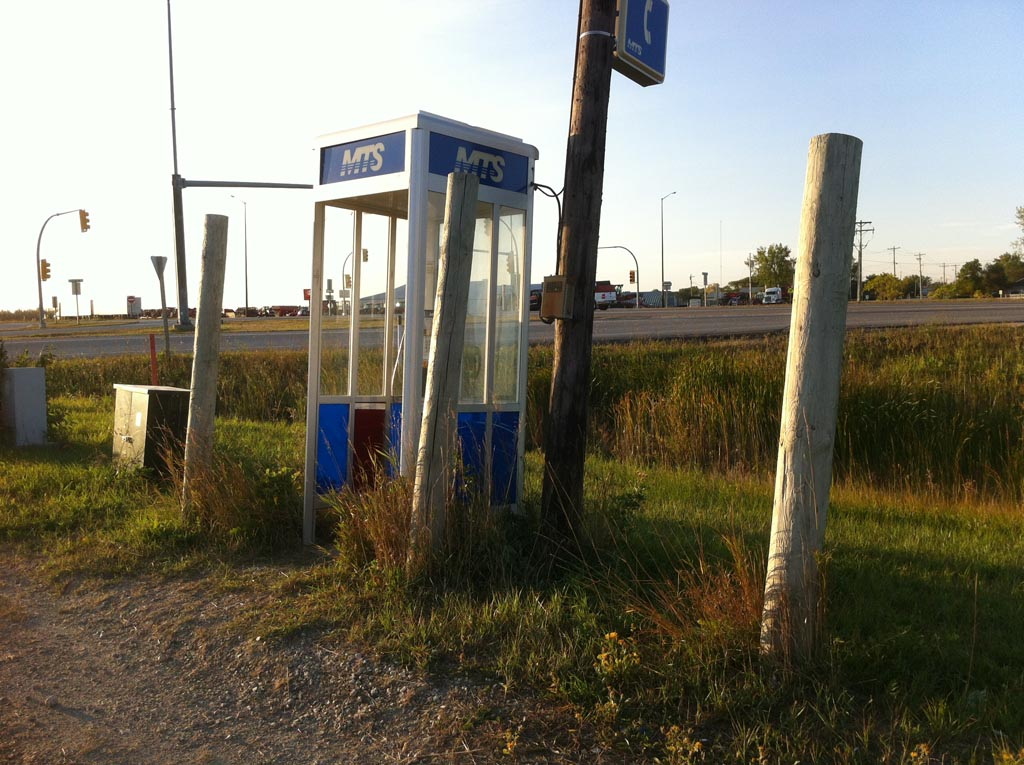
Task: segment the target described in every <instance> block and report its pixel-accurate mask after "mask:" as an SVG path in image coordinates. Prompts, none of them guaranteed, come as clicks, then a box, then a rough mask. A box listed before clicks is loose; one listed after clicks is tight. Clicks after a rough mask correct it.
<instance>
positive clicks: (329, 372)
mask: <svg viewBox="0 0 1024 765" xmlns="http://www.w3.org/2000/svg"><path fill="white" fill-rule="evenodd" d="M324 212H325V214H324V285H325V287H326V284H327V279H330V280H331V288H332V291H333V294H334V295H336V296H337V298H336V299H335V300H334V301H333V302H328V304H327V307H326V309H325V310H324V311H323V313H322V315H321V319H320V353H321V358H320V394H321V395H324V396H346V395H348V390H349V388H348V381H349V374H348V362H349V347H348V341H349V327H350V323H351V316H350V307H351V303H350V300H349V298H348V297H346V295H347V294H350V293H347V292H346V286H345V274H349V275H351V273H352V270H351V269H352V245H353V218H354V213H352V212H351V211H349V210H339V209H337V208H334V207H327V208H326V209H325V211H324ZM314 310H315V306H314Z"/></svg>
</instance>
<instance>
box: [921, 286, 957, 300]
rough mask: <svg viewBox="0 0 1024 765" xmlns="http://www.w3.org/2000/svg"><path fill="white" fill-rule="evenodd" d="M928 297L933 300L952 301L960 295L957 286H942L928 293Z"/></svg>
mask: <svg viewBox="0 0 1024 765" xmlns="http://www.w3.org/2000/svg"><path fill="white" fill-rule="evenodd" d="M928 297H929V298H930V299H933V300H951V299H953V298H956V297H959V295H957V293H956V285H955V284H940V285H939V286H938V287H935V288H934V289H933V290H931V291H929V292H928Z"/></svg>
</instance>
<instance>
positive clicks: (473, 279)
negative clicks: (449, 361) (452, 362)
mask: <svg viewBox="0 0 1024 765" xmlns="http://www.w3.org/2000/svg"><path fill="white" fill-rule="evenodd" d="M493 216H494V205H492V204H489V203H487V202H478V203H477V206H476V230H475V232H474V234H473V265H472V269H471V271H470V277H469V300H468V301H467V305H466V335H465V340H464V343H463V351H462V385H461V388H460V393H459V403H461V404H482V403H484V394H485V391H484V383H485V381H486V367H487V363H486V361H487V306H488V299H489V297H490V293H491V241H492V240H491V236H492V232H493V228H494V221H493Z"/></svg>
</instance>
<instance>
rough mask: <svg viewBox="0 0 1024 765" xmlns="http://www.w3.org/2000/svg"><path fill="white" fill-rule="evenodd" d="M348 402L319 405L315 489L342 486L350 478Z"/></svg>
mask: <svg viewBox="0 0 1024 765" xmlns="http://www.w3.org/2000/svg"><path fill="white" fill-rule="evenodd" d="M348 421H349V405H348V404H320V415H319V423H320V427H319V437H318V438H317V447H316V489H317V491H318V492H319V493H321V494H323V493H324V492H327V491H330V490H332V489H340V488H341V487H342V486H344V485H345V483H346V482H347V481H348Z"/></svg>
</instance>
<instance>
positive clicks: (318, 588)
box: [0, 328, 1024, 765]
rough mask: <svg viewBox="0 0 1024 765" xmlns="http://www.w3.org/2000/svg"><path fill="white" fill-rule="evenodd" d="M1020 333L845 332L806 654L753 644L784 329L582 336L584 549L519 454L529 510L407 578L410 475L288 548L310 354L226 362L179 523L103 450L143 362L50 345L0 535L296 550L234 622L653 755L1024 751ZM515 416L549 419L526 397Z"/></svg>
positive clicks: (896, 758)
mask: <svg viewBox="0 0 1024 765" xmlns="http://www.w3.org/2000/svg"><path fill="white" fill-rule="evenodd" d="M1022 345H1024V330H1020V329H1016V328H969V329H954V328H942V329H939V328H926V329H923V330H919V331H902V332H878V333H853V334H851V336H850V337H849V340H848V343H847V352H846V355H847V366H846V369H845V370H844V382H843V391H842V400H841V403H840V418H839V421H840V436H839V447H838V453H837V459H836V470H835V473H836V484H835V487H834V489H833V494H832V507H831V511H830V515H829V528H828V535H827V540H826V553H825V556H824V558H823V560H822V568H823V571H824V573H825V582H826V592H827V596H828V602H827V610H826V617H825V632H824V635H823V639H822V648H821V651H820V652H819V654H818V655H817V656H816V657H815V658H814V660H813V661H812V662H811V663H810V664H809V665H807V666H806V667H803V668H801V669H800V670H799V671H795V670H787V669H785V668H784V667H780V666H778V665H774V664H771V663H768V662H766V661H764V660H762V658H761V656H760V654H759V651H758V628H759V624H758V621H759V617H760V605H761V603H760V599H761V594H762V590H763V577H764V568H765V557H766V554H767V541H768V532H769V526H770V522H771V511H772V508H771V502H772V483H771V471H772V468H773V466H774V462H773V461H774V456H775V455H774V449H775V448H776V439H777V429H778V413H777V411H776V410H777V408H778V401H779V400H780V399H781V391H782V371H783V367H784V355H785V344H784V341H783V339H781V338H764V339H759V340H753V341H728V342H715V343H638V344H631V345H626V346H615V347H598V348H596V349H595V361H594V382H593V388H592V402H593V405H592V412H593V416H592V421H591V434H592V444H593V447H594V448H593V449H592V452H593V454H592V457H591V459H590V460H589V462H588V466H587V476H588V478H587V486H586V496H587V512H586V514H585V526H586V527H585V529H584V531H583V533H582V536H581V545H580V549H579V553H578V555H576V556H574V557H572V558H571V559H565V558H564V556H563V557H557V556H556V555H555V554H554V550H553V547H552V545H551V544H550V543H549V541H548V540H546V539H545V538H544V536H543V534H542V533H541V532H540V531H539V529H540V525H539V523H538V522H537V515H538V507H537V505H538V504H539V495H540V472H541V471H540V465H541V457H540V455H539V453H537V452H536V451H533V452H530V453H529V454H528V460H527V474H526V481H527V486H526V513H525V515H524V516H523V517H517V518H505V517H500V516H496V515H494V514H492V513H489V512H481V511H480V509H479V508H472V507H471V508H468V509H466V510H465V511H464V512H463V514H461V515H459V517H457V518H456V529H457V535H458V538H459V539H460V540H461V541H462V542H463V543H464V544H462V545H459V546H455V545H450V546H449V547H448V548H447V557H446V558H443V559H442V560H440V561H435V562H434V563H433V565H430V566H427V567H426V568H425V569H424V570H423V571H422V572H421V573H420V574H418V575H417V576H413V577H410V576H407V575H406V574H405V572H404V566H403V562H404V559H405V549H406V548H405V547H404V546H403V545H404V544H405V538H406V537H405V534H404V532H403V530H404V529H405V528H407V522H408V518H407V508H408V487H407V486H404V485H402V484H397V483H396V484H390V485H388V486H386V487H383V488H382V489H381V490H379V491H377V492H367V493H364V494H362V495H358V496H355V495H351V494H342V495H341V496H339V497H338V498H336V500H335V502H334V510H333V512H332V513H330V514H328V515H327V516H326V517H325V520H327V521H330V522H333V523H335V524H336V534H335V540H334V542H333V543H332V549H331V551H330V552H331V555H329V556H316V557H312V556H307V557H302V556H301V555H300V554H299V551H298V545H299V531H300V529H299V525H298V522H299V518H300V515H301V511H300V487H299V485H298V471H299V470H300V468H301V463H302V448H303V432H304V430H303V426H302V424H301V423H300V422H289V417H288V416H286V415H283V414H282V407H283V406H284V407H285V408H288V407H291V408H293V409H294V410H295V411H298V412H301V411H303V408H302V407H303V406H304V402H303V401H300V400H299V396H301V395H302V394H301V393H300V392H297V391H301V390H303V389H304V369H305V360H304V354H282V353H267V354H236V355H235V356H234V357H232V358H228V357H230V356H231V355H230V354H226V355H225V359H224V360H222V372H223V374H224V375H227V376H228V377H229V378H230V379H229V380H227V381H222V385H221V388H220V391H219V395H220V399H219V401H218V411H219V412H229V413H231V416H226V417H224V418H222V419H220V420H218V423H217V439H218V440H217V443H218V447H217V451H218V454H220V455H221V460H220V461H219V462H218V466H217V471H219V472H214V473H213V474H212V478H213V481H212V483H214V484H217V485H218V486H220V487H221V488H220V490H219V491H220V493H217V494H216V495H215V496H213V501H212V502H211V504H210V510H209V512H207V513H206V514H204V515H203V516H202V520H201V521H200V522H199V523H196V524H185V523H183V522H182V520H181V518H180V515H179V513H178V504H177V490H178V487H176V486H174V485H173V484H170V485H168V484H161V483H155V482H153V481H152V480H150V479H149V478H148V477H147V476H144V475H139V474H133V473H118V472H117V471H116V470H115V469H114V467H113V466H112V465H111V463H110V458H109V454H110V444H111V438H112V434H111V424H112V414H113V402H112V398H111V397H110V394H109V390H110V385H111V384H112V382H114V381H117V382H145V381H146V379H147V376H148V371H147V368H146V366H145V363H144V360H141V361H140V360H136V359H120V360H118V359H113V360H96V361H94V362H57V361H54V362H52V364H51V366H50V368H49V370H48V385H49V388H50V391H51V393H52V394H53V393H56V394H58V395H57V396H56V397H55V398H53V399H51V409H53V408H54V406H56V407H57V408H58V409H59V410H61V411H62V412H63V414H64V417H63V432H64V434H65V436H64V443H62V444H61V445H60V446H58V447H53V448H45V449H30V450H12V449H7V448H0V460H2V463H3V469H2V470H0V540H2V541H3V542H4V543H5V544H6V545H7V546H14V547H18V548H22V549H27V550H32V551H35V552H36V553H39V554H41V555H42V556H43V558H44V560H46V561H47V562H48V563H47V565H48V568H49V571H50V573H51V574H52V575H54V576H57V577H59V578H63V577H69V576H75V577H76V578H77V577H80V576H83V575H84V576H99V577H106V576H124V575H130V574H132V573H134V572H138V571H141V570H147V571H148V570H156V571H163V572H165V573H167V574H168V575H175V574H178V573H181V572H183V571H188V572H190V573H194V572H196V571H211V570H215V571H217V572H220V573H219V574H218V575H221V573H222V572H223V571H224V570H225V566H227V567H232V566H235V565H237V564H239V563H242V562H244V563H249V562H251V561H252V560H254V559H264V560H268V561H274V562H275V564H279V563H281V562H283V561H288V563H289V566H288V571H290V572H291V573H290V574H289V575H288V576H286V577H281V578H279V582H280V583H279V584H278V592H277V593H276V594H277V595H278V597H277V598H276V599H275V606H274V607H273V608H272V609H270V610H268V611H266V612H263V613H261V614H255V615H253V617H252V620H251V622H249V623H247V624H245V625H239V629H246V630H252V631H256V632H258V633H259V634H262V635H265V636H268V637H272V638H274V639H278V640H286V639H288V636H289V635H291V634H292V633H295V632H299V631H303V632H304V631H308V630H316V631H318V632H319V633H321V634H322V636H323V639H326V640H330V639H345V640H354V641H357V642H362V643H365V644H367V645H368V646H371V647H373V648H374V649H376V650H377V651H379V652H381V653H385V654H388V655H391V656H394V657H397V658H399V659H401V660H402V661H405V662H408V663H410V664H413V665H417V666H420V667H423V668H426V669H428V670H430V671H449V670H451V669H458V670H460V671H468V672H472V673H475V674H479V675H482V676H483V677H485V678H488V679H490V680H493V681H495V682H501V683H503V684H505V685H506V686H507V687H509V688H510V689H530V690H532V691H533V692H536V693H540V694H541V695H545V696H549V697H551V698H553V699H555V700H556V701H557V702H559V703H564V704H567V705H569V708H570V709H572V710H574V711H575V712H577V713H578V714H579V715H581V716H582V717H583V718H585V719H586V720H587V721H589V723H590V724H592V725H594V726H596V728H597V730H598V731H599V732H600V735H601V736H602V737H603V738H604V740H605V741H606V742H607V743H609V744H611V745H614V746H616V747H620V748H622V749H628V750H630V751H633V752H635V753H637V754H639V755H642V756H644V757H647V758H651V759H653V758H655V757H657V758H660V761H661V762H671V763H685V762H728V763H769V762H795V761H800V762H836V763H919V762H934V763H939V762H942V763H950V764H952V763H964V764H965V765H966V763H973V762H980V763H989V762H994V763H999V764H1000V765H1009V764H1010V763H1017V764H1018V765H1019V763H1022V762H1024V641H1022V640H1021V639H1020V635H1021V634H1022V633H1024V512H1022V509H1024V505H1022V498H1021V481H1022V475H1024V471H1022V469H1021V468H1022V467H1024V465H1022V459H1024V458H1022V455H1021V452H1022V436H1021V434H1022V432H1024V409H1022V406H1024V404H1022V401H1024V396H1021V393H1022V392H1024V361H1022V358H1024V357H1022V354H1021V350H1022ZM186 368H187V365H186V364H185V363H184V361H182V362H181V367H180V369H178V371H176V372H173V374H184V370H185V369H186ZM549 368H550V349H544V348H534V349H531V352H530V397H531V401H538V400H545V398H546V386H547V385H548V384H549V380H550V373H549ZM168 374H172V370H171V369H168ZM125 375H137V376H138V379H123V378H124V376H125ZM118 378H122V379H118ZM178 384H180V383H178ZM82 388H86V389H87V390H88V391H89V392H90V394H91V395H90V396H88V397H86V396H81V395H75V396H70V395H66V394H67V392H70V391H72V390H78V389H82ZM289 397H291V398H289ZM282 401H288V402H290V403H288V404H287V405H283V404H282ZM239 412H250V413H251V415H247V417H249V418H248V419H243V418H242V415H240V414H239ZM256 418H258V419H260V420H262V421H256ZM293 419H298V420H301V415H299V417H297V418H293ZM527 427H528V428H530V430H531V435H532V438H534V439H536V438H538V435H539V433H540V432H541V429H542V428H543V417H541V416H539V415H538V414H537V407H534V408H533V409H532V410H531V412H530V416H529V418H528V425H527ZM403 524H404V525H403Z"/></svg>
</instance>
